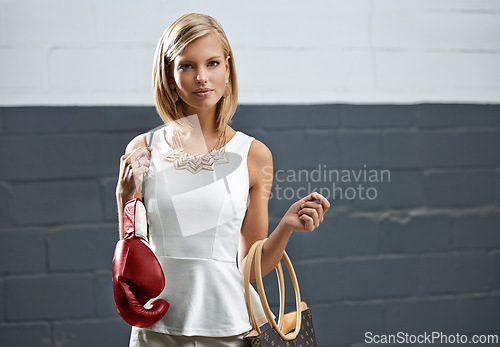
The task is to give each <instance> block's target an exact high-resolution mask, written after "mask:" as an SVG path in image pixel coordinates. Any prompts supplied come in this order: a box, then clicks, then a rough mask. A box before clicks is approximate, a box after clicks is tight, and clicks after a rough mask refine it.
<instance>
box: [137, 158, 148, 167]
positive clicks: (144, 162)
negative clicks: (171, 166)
mask: <svg viewBox="0 0 500 347" xmlns="http://www.w3.org/2000/svg"><path fill="white" fill-rule="evenodd" d="M137 163H138V164H139V166H149V160H148V158H147V157H140V158H137Z"/></svg>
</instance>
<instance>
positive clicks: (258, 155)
mask: <svg viewBox="0 0 500 347" xmlns="http://www.w3.org/2000/svg"><path fill="white" fill-rule="evenodd" d="M272 158H273V154H272V153H271V150H270V149H269V148H268V147H267V146H266V145H265V144H264V143H263V142H261V141H259V140H257V139H254V140H253V141H252V143H251V145H250V149H249V151H248V160H251V161H253V162H256V163H257V164H266V163H269V161H271V163H272Z"/></svg>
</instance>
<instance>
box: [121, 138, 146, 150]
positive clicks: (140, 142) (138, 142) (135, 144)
mask: <svg viewBox="0 0 500 347" xmlns="http://www.w3.org/2000/svg"><path fill="white" fill-rule="evenodd" d="M146 137H147V133H144V134H140V135H137V136H136V137H134V138H133V139H132V140H131V141H130V142H129V143H128V145H127V148H126V149H125V153H129V152H132V151H133V150H134V149H136V148H139V147H146V146H147V142H146Z"/></svg>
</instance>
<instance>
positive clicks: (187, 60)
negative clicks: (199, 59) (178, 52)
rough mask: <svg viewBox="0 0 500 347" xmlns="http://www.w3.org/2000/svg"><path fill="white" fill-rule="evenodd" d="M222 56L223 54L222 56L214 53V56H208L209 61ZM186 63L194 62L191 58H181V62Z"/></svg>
mask: <svg viewBox="0 0 500 347" xmlns="http://www.w3.org/2000/svg"><path fill="white" fill-rule="evenodd" d="M221 57H222V56H220V55H214V56H213V57H210V58H208V59H207V61H209V60H212V59H215V58H219V59H220V58H221ZM185 63H192V61H191V60H189V59H181V60H179V64H185Z"/></svg>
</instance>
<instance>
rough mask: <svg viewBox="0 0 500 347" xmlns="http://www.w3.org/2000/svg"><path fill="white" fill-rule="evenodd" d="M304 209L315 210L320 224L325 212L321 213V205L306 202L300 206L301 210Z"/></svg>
mask: <svg viewBox="0 0 500 347" xmlns="http://www.w3.org/2000/svg"><path fill="white" fill-rule="evenodd" d="M306 207H308V208H313V209H315V210H316V211H317V212H318V217H319V219H320V222H323V215H324V214H325V212H324V211H323V205H321V204H319V203H317V202H311V201H308V202H305V203H304V204H303V205H302V206H301V208H302V209H303V208H306Z"/></svg>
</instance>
